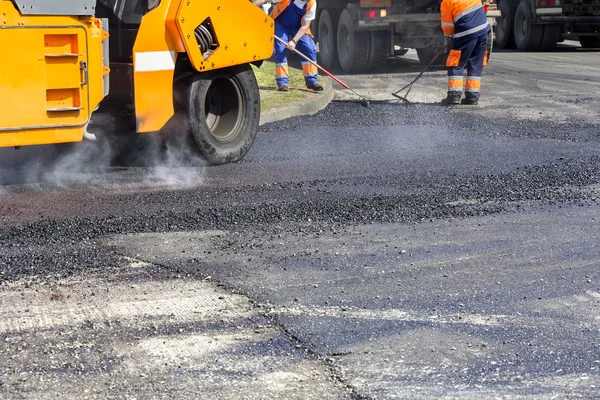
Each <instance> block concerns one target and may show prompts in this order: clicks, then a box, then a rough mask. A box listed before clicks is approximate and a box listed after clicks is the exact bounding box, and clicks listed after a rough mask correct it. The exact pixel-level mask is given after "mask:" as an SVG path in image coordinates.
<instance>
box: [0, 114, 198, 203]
mask: <svg viewBox="0 0 600 400" xmlns="http://www.w3.org/2000/svg"><path fill="white" fill-rule="evenodd" d="M97 125H98V126H97V127H95V129H94V130H93V132H94V133H96V134H97V137H99V138H100V139H99V140H98V141H96V142H88V141H83V142H80V143H74V144H65V145H58V146H35V147H23V148H21V149H19V150H14V149H0V185H15V184H29V185H32V184H33V185H36V186H37V188H39V189H42V188H43V187H47V186H48V185H49V186H55V187H76V186H80V185H85V186H98V187H101V188H108V189H110V190H124V191H135V190H144V189H146V190H148V189H149V190H152V189H160V188H169V190H173V189H189V188H193V187H197V186H200V185H202V184H203V181H204V174H205V168H204V167H205V166H206V163H205V161H204V160H203V159H202V157H200V156H199V155H198V154H196V152H195V150H194V148H193V146H192V145H191V144H190V143H189V142H188V141H187V140H186V139H185V135H184V132H185V127H184V126H183V125H182V124H181V121H179V123H173V124H170V127H169V136H166V134H162V133H161V134H158V133H157V134H143V135H136V134H133V133H129V134H127V135H122V136H119V135H113V137H114V138H115V139H114V140H111V141H110V143H109V142H108V141H107V140H102V138H103V137H107V134H111V133H112V134H114V133H118V129H119V128H118V127H116V126H115V125H114V123H113V122H112V120H111V119H106V120H104V121H101V123H100V124H98V123H97ZM6 192H7V190H6V186H5V187H3V186H0V194H2V193H6Z"/></svg>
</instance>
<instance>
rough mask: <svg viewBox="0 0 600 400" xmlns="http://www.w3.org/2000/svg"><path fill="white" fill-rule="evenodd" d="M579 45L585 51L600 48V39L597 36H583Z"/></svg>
mask: <svg viewBox="0 0 600 400" xmlns="http://www.w3.org/2000/svg"><path fill="white" fill-rule="evenodd" d="M579 43H581V47H583V48H584V49H594V48H600V38H599V37H595V36H581V37H580V38H579Z"/></svg>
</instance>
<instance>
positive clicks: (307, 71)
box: [302, 61, 319, 77]
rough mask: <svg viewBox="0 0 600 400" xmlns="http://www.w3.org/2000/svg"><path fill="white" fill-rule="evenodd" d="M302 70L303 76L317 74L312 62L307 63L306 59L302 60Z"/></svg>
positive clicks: (317, 71)
mask: <svg viewBox="0 0 600 400" xmlns="http://www.w3.org/2000/svg"><path fill="white" fill-rule="evenodd" d="M302 72H303V73H304V76H305V77H308V76H317V74H318V73H319V70H318V69H317V67H316V66H314V65H313V64H312V63H309V62H308V61H302Z"/></svg>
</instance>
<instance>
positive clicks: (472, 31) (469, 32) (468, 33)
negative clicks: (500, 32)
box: [454, 21, 490, 39]
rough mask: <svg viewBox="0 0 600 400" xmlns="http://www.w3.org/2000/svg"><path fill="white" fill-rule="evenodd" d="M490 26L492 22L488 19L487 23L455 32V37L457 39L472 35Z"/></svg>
mask: <svg viewBox="0 0 600 400" xmlns="http://www.w3.org/2000/svg"><path fill="white" fill-rule="evenodd" d="M488 26H490V24H489V22H487V21H486V23H485V24H482V25H479V26H476V27H475V28H472V29H469V30H468V31H464V32H459V33H455V34H454V38H455V39H456V38H460V37H464V36H468V35H471V34H473V33H477V32H479V31H482V30H484V29H486V28H487V27H488Z"/></svg>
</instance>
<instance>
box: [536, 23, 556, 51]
mask: <svg viewBox="0 0 600 400" xmlns="http://www.w3.org/2000/svg"><path fill="white" fill-rule="evenodd" d="M559 37H560V25H552V24H546V25H544V31H543V33H542V41H541V42H540V50H541V51H550V50H554V49H555V48H556V44H557V43H558V38H559Z"/></svg>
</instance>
